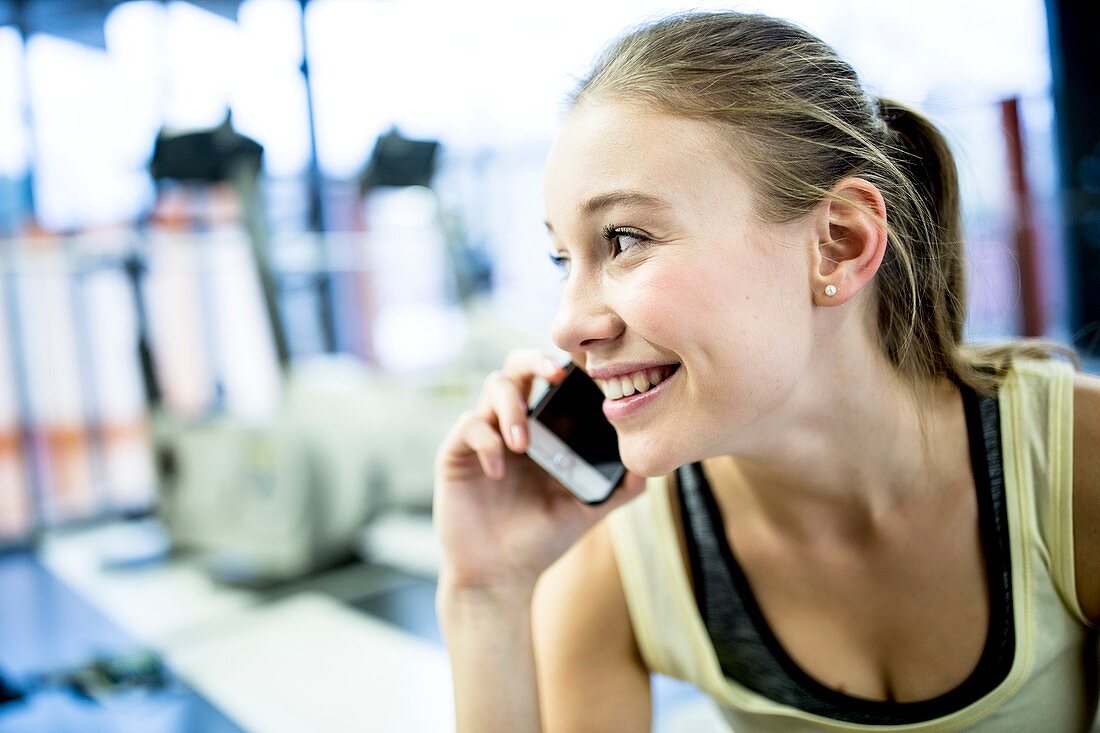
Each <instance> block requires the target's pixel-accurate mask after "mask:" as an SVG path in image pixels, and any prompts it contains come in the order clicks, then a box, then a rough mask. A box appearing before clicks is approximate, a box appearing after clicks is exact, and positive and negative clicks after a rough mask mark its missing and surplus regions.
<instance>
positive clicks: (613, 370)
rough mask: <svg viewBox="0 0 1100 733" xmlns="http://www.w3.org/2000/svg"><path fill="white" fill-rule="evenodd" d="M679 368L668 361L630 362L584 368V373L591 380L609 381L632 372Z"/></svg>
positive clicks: (674, 363)
mask: <svg viewBox="0 0 1100 733" xmlns="http://www.w3.org/2000/svg"><path fill="white" fill-rule="evenodd" d="M676 366H680V365H679V364H678V363H676V362H668V361H650V362H640V361H639V362H632V363H629V364H612V365H610V366H601V367H587V366H586V367H585V372H586V373H587V374H588V376H589V377H591V378H592V379H611V378H612V377H622V376H625V375H627V374H633V373H634V372H641V371H648V370H650V369H662V368H665V367H676Z"/></svg>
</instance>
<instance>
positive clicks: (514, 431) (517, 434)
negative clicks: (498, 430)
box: [508, 423, 523, 450]
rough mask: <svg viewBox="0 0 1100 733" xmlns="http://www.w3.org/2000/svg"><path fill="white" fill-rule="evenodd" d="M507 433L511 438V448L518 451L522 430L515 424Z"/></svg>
mask: <svg viewBox="0 0 1100 733" xmlns="http://www.w3.org/2000/svg"><path fill="white" fill-rule="evenodd" d="M508 432H509V434H510V435H511V436H512V446H513V447H514V448H516V449H517V450H518V449H519V446H520V443H522V442H523V428H521V427H520V426H519V424H518V423H517V424H515V425H513V426H512V427H511V428H509V429H508Z"/></svg>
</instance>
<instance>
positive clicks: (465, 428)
mask: <svg viewBox="0 0 1100 733" xmlns="http://www.w3.org/2000/svg"><path fill="white" fill-rule="evenodd" d="M470 454H474V455H475V456H476V457H477V459H478V464H479V465H480V466H481V470H482V472H484V473H485V475H487V476H491V477H493V478H501V477H503V475H504V445H503V442H502V441H501V438H500V433H498V432H497V431H496V429H495V428H493V427H492V426H490V425H489V424H488V423H486V422H485V420H484V419H483V418H482V417H481V416H479V415H477V414H475V413H474V412H473V411H466V412H464V413H462V414H461V415H460V416H459V418H458V420H457V421H456V422H455V424H454V425H453V426H452V427H451V430H450V431H449V432H448V433H447V435H446V437H445V438H444V439H443V442H442V444H441V445H440V447H439V450H438V451H437V452H436V458H435V469H436V471H437V472H438V471H440V470H445V468H446V466H447V464H448V462H449V461H455V460H457V461H464V460H466V459H467V458H468V457H469V456H470Z"/></svg>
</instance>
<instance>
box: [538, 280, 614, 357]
mask: <svg viewBox="0 0 1100 733" xmlns="http://www.w3.org/2000/svg"><path fill="white" fill-rule="evenodd" d="M622 330H623V321H622V319H621V318H619V316H618V314H616V313H615V311H614V309H612V308H611V307H610V306H609V304H608V303H607V302H606V298H605V297H604V293H603V289H602V288H601V287H600V286H599V285H598V284H597V283H596V282H594V278H589V279H582V278H579V277H577V278H573V277H570V278H569V279H568V280H567V281H566V286H565V291H564V292H563V293H562V297H561V304H560V305H559V306H558V313H557V315H556V316H555V317H554V323H553V325H552V326H551V329H550V338H551V339H552V340H553V342H554V345H555V346H557V347H558V348H559V349H561V350H562V351H568V352H569V353H571V354H577V353H580V352H583V351H587V350H590V349H591V348H593V346H595V345H596V344H599V343H603V342H606V341H610V340H612V339H615V338H617V337H618V336H619V334H620V333H622Z"/></svg>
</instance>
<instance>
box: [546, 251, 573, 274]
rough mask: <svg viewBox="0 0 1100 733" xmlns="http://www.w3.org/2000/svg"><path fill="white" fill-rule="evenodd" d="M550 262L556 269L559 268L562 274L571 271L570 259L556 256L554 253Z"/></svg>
mask: <svg viewBox="0 0 1100 733" xmlns="http://www.w3.org/2000/svg"><path fill="white" fill-rule="evenodd" d="M549 256H550V262H552V263H553V264H554V267H556V268H558V269H559V270H561V271H562V272H568V271H569V258H568V257H563V256H561V255H556V254H554V253H553V252H551V253H550V255H549Z"/></svg>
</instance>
